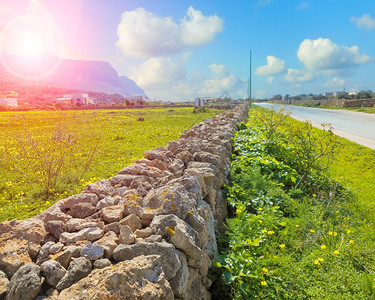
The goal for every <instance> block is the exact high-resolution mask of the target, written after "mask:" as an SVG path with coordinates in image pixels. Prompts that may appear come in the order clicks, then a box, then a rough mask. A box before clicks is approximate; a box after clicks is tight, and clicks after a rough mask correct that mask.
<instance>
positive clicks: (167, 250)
mask: <svg viewBox="0 0 375 300" xmlns="http://www.w3.org/2000/svg"><path fill="white" fill-rule="evenodd" d="M140 255H146V256H147V255H160V257H161V258H160V265H161V266H162V267H163V271H164V273H165V276H166V278H167V280H169V279H171V278H173V277H174V276H175V275H176V273H177V271H178V270H179V269H180V268H181V262H180V260H179V259H178V255H177V252H176V248H175V247H174V246H173V245H172V244H169V243H166V242H161V243H145V242H140V243H137V244H133V245H119V246H117V248H116V249H115V250H114V251H113V258H114V259H115V260H116V261H118V262H120V261H124V260H130V259H133V258H134V257H137V256H140Z"/></svg>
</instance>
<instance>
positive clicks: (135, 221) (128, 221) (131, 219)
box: [119, 214, 142, 231]
mask: <svg viewBox="0 0 375 300" xmlns="http://www.w3.org/2000/svg"><path fill="white" fill-rule="evenodd" d="M119 223H120V225H121V226H122V225H128V226H129V227H130V228H131V229H132V230H133V231H136V230H137V229H141V228H142V222H141V219H140V218H139V217H138V216H137V215H135V214H131V215H129V216H127V217H125V218H124V219H122V220H120V222H119Z"/></svg>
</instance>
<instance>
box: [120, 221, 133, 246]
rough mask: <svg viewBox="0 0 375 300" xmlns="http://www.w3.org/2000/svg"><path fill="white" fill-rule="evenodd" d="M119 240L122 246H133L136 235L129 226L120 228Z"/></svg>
mask: <svg viewBox="0 0 375 300" xmlns="http://www.w3.org/2000/svg"><path fill="white" fill-rule="evenodd" d="M119 240H120V243H121V244H126V245H129V244H132V243H134V241H135V234H134V233H133V230H132V229H131V228H130V227H129V226H128V225H123V226H120V235H119Z"/></svg>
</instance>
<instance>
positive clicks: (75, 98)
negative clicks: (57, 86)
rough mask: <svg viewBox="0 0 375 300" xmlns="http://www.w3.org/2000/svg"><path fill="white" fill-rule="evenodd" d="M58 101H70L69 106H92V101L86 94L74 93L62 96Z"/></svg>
mask: <svg viewBox="0 0 375 300" xmlns="http://www.w3.org/2000/svg"><path fill="white" fill-rule="evenodd" d="M59 99H70V101H71V104H73V105H77V104H81V105H88V104H93V101H92V99H91V98H90V97H89V94H86V93H75V94H64V95H63V96H62V98H59Z"/></svg>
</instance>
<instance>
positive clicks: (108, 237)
mask: <svg viewBox="0 0 375 300" xmlns="http://www.w3.org/2000/svg"><path fill="white" fill-rule="evenodd" d="M118 243H119V240H118V238H117V235H116V233H115V232H113V231H108V232H107V233H106V234H105V235H104V236H103V237H102V238H101V239H100V240H97V241H96V242H94V245H98V246H102V247H103V249H104V257H106V258H109V259H110V258H112V253H113V250H114V249H115V248H116V247H117V245H118Z"/></svg>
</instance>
